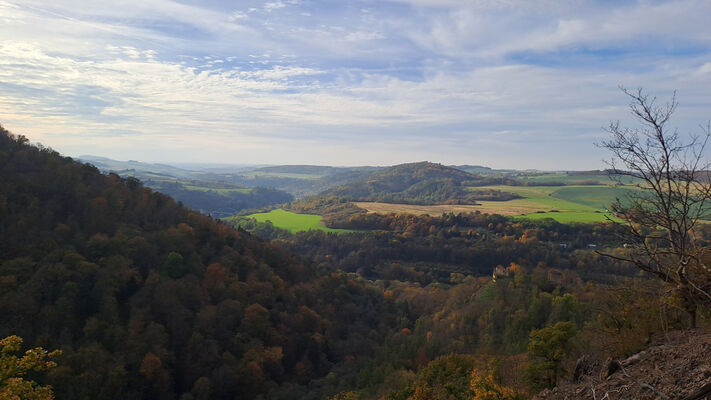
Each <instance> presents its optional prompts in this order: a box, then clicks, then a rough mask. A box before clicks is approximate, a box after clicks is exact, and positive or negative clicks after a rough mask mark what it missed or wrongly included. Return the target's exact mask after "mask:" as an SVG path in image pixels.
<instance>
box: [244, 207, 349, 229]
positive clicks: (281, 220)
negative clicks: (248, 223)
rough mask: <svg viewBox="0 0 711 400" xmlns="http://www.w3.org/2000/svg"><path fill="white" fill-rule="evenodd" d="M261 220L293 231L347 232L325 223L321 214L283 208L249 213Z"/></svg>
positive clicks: (250, 216)
mask: <svg viewBox="0 0 711 400" xmlns="http://www.w3.org/2000/svg"><path fill="white" fill-rule="evenodd" d="M247 217H249V218H254V219H256V220H257V221H259V222H266V221H271V223H272V224H273V225H274V226H276V227H277V228H281V229H285V230H287V231H289V232H291V233H296V232H299V231H309V230H320V231H324V232H334V233H345V232H351V231H349V230H346V229H331V228H328V227H327V226H326V225H324V223H323V221H322V218H321V216H320V215H312V214H297V213H293V212H291V211H286V210H282V209H281V208H279V209H276V210H272V211H269V212H266V213H257V214H251V215H247Z"/></svg>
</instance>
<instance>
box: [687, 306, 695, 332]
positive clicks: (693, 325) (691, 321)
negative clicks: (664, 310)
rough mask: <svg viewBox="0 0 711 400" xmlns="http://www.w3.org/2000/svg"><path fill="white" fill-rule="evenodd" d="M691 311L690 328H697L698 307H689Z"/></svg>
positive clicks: (689, 311)
mask: <svg viewBox="0 0 711 400" xmlns="http://www.w3.org/2000/svg"><path fill="white" fill-rule="evenodd" d="M686 311H687V312H688V313H689V328H691V329H696V307H694V309H693V310H690V309H687V310H686Z"/></svg>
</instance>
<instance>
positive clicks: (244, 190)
mask: <svg viewBox="0 0 711 400" xmlns="http://www.w3.org/2000/svg"><path fill="white" fill-rule="evenodd" d="M183 187H184V188H185V189H187V190H198V191H201V192H208V191H213V192H215V193H219V194H229V193H249V192H251V191H252V188H219V189H215V188H211V187H206V186H196V185H183Z"/></svg>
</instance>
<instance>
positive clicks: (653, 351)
mask: <svg viewBox="0 0 711 400" xmlns="http://www.w3.org/2000/svg"><path fill="white" fill-rule="evenodd" d="M709 354H711V333H709V332H708V331H706V332H704V331H702V330H696V331H686V332H679V331H676V332H670V333H669V335H668V337H667V339H666V340H664V341H662V342H660V343H656V344H654V345H652V346H650V347H648V348H647V349H646V350H644V351H642V352H640V353H638V354H635V355H633V356H631V357H629V358H627V359H625V360H620V361H611V362H608V363H590V364H587V365H586V364H585V363H583V362H579V363H578V364H579V367H578V368H577V369H578V370H579V372H578V375H579V376H577V377H576V378H577V382H568V383H565V384H562V385H560V386H558V387H556V388H554V389H553V390H546V391H544V392H541V393H540V394H538V396H536V397H535V399H546V400H564V399H573V398H574V399H590V400H594V399H602V398H606V397H607V398H610V399H640V400H641V399H650V400H652V399H660V398H667V399H684V400H702V399H708V398H711V358H709ZM620 365H621V367H620ZM583 366H586V367H587V368H583Z"/></svg>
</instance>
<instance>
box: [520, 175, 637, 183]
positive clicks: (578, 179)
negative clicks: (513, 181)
mask: <svg viewBox="0 0 711 400" xmlns="http://www.w3.org/2000/svg"><path fill="white" fill-rule="evenodd" d="M619 178H620V180H621V181H622V183H625V184H630V183H633V179H632V178H629V177H619ZM517 179H520V180H523V181H528V182H539V183H543V182H551V183H553V182H556V183H564V184H566V185H577V184H580V183H582V182H594V181H597V182H599V183H600V184H602V185H613V184H615V183H617V182H615V181H613V180H612V179H611V178H610V177H609V176H608V175H606V174H592V173H590V174H585V173H571V174H569V173H565V172H551V173H545V174H538V175H532V176H519V177H517Z"/></svg>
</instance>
